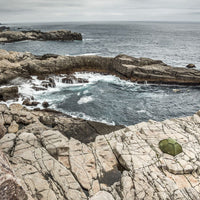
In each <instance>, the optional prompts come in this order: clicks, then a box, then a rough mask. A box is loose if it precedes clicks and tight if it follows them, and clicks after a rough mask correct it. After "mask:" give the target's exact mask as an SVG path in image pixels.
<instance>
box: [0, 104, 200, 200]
mask: <svg viewBox="0 0 200 200" xmlns="http://www.w3.org/2000/svg"><path fill="white" fill-rule="evenodd" d="M0 114H1V115H0V116H1V126H3V127H4V132H5V135H4V136H3V138H2V139H1V140H0V150H1V151H2V152H4V154H5V155H6V156H7V157H8V160H9V161H10V165H11V169H12V170H13V171H14V174H15V175H14V176H16V177H17V179H18V180H20V182H21V188H22V189H23V190H22V191H24V193H23V194H26V195H27V196H26V198H24V199H27V198H33V199H37V200H42V199H44V200H47V199H49V200H58V199H59V200H62V199H63V200H64V199H69V200H78V199H81V200H82V199H88V198H90V199H91V200H100V199H106V200H114V199H115V200H116V199H117V200H122V199H123V200H130V199H138V200H139V199H140V200H142V199H192V200H196V199H199V196H200V179H199V174H200V162H199V159H200V157H199V156H200V141H199V138H200V137H199V132H200V128H199V127H200V113H199V112H198V113H197V114H195V115H193V116H191V117H185V118H180V119H171V120H165V121H163V122H156V121H149V122H143V123H140V124H137V125H134V126H129V127H126V128H123V129H120V130H117V131H114V130H113V132H111V133H108V132H109V131H108V132H107V131H106V126H105V127H104V128H103V126H102V129H98V130H97V128H96V126H95V125H94V124H90V125H88V124H87V122H84V120H82V121H83V124H84V125H83V124H82V125H81V126H79V128H78V127H77V125H76V124H77V122H78V119H77V121H76V120H75V119H72V118H69V117H67V116H63V115H62V114H59V113H57V114H56V113H51V112H50V113H49V112H44V111H29V110H27V109H26V108H23V107H22V106H21V105H18V104H12V105H11V106H10V107H9V108H8V107H7V106H5V105H0ZM80 127H82V128H80ZM88 129H92V130H93V131H91V132H90V134H91V135H92V134H93V133H94V134H95V132H96V133H97V134H96V135H95V137H93V138H92V139H90V138H88V135H87V133H88ZM78 130H81V131H80V132H81V133H82V135H83V136H84V135H85V137H86V138H88V139H87V140H85V139H83V138H82V136H80V133H79V132H78ZM100 130H101V131H102V132H101V134H99V131H100ZM104 130H105V131H104ZM110 131H112V130H111V129H110ZM104 133H105V134H104ZM102 134H103V135H102ZM168 137H171V138H174V139H176V140H177V141H178V142H179V143H180V144H181V145H182V147H183V152H182V153H181V154H178V155H177V156H175V157H173V156H170V155H167V154H164V153H162V151H160V149H159V148H158V143H159V141H160V140H162V139H165V138H168ZM0 156H1V157H2V156H3V155H2V154H1V155H0ZM0 162H1V160H0ZM0 180H1V177H0ZM0 184H1V182H0ZM0 187H1V185H0ZM20 194H21V193H20ZM16 199H23V198H20V197H18V198H16Z"/></svg>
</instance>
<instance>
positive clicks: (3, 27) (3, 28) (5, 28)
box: [0, 24, 10, 32]
mask: <svg viewBox="0 0 200 200" xmlns="http://www.w3.org/2000/svg"><path fill="white" fill-rule="evenodd" d="M0 25H1V24H0ZM5 30H10V27H7V26H0V32H2V31H5Z"/></svg>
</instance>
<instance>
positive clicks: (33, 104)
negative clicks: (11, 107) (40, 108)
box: [31, 101, 40, 106]
mask: <svg viewBox="0 0 200 200" xmlns="http://www.w3.org/2000/svg"><path fill="white" fill-rule="evenodd" d="M31 103H32V106H37V105H38V104H40V102H37V101H32V102H31Z"/></svg>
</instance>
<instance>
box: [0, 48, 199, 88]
mask: <svg viewBox="0 0 200 200" xmlns="http://www.w3.org/2000/svg"><path fill="white" fill-rule="evenodd" d="M76 71H88V72H90V71H91V72H101V73H107V74H113V75H116V76H119V77H120V78H123V79H128V80H131V81H136V82H138V83H145V82H148V83H156V84H182V85H199V84H200V71H199V70H197V69H187V68H185V67H183V68H181V67H171V66H168V65H166V64H164V63H163V62H162V61H159V60H152V59H149V58H134V57H130V56H127V55H119V56H117V57H115V58H111V57H100V56H59V55H51V54H48V55H47V56H45V55H44V56H34V55H32V54H31V53H20V52H7V51H5V50H0V72H1V73H0V84H3V83H7V82H8V81H9V80H12V79H14V78H16V77H20V76H21V77H27V78H30V76H31V75H38V76H39V77H41V78H44V77H45V76H47V75H50V74H60V73H66V74H70V73H73V72H76Z"/></svg>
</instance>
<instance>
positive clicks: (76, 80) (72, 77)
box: [62, 75, 88, 84]
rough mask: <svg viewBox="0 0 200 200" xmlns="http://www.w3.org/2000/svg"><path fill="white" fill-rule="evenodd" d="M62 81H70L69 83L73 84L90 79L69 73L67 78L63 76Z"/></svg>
mask: <svg viewBox="0 0 200 200" xmlns="http://www.w3.org/2000/svg"><path fill="white" fill-rule="evenodd" d="M62 83H68V84H73V83H88V80H86V79H83V78H76V77H75V76H73V75H68V76H66V77H65V78H62Z"/></svg>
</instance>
